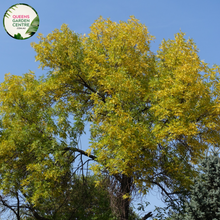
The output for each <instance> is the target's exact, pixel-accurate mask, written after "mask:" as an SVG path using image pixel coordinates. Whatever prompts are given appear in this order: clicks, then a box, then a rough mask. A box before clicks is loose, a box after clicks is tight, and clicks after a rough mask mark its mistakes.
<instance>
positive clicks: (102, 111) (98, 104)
mask: <svg viewBox="0 0 220 220" xmlns="http://www.w3.org/2000/svg"><path fill="white" fill-rule="evenodd" d="M184 36H185V34H184V33H183V32H179V33H177V34H176V35H175V37H174V40H170V39H168V40H163V41H162V43H161V45H160V46H159V50H158V51H157V52H156V53H154V52H152V51H151V50H150V44H151V42H152V41H153V40H154V37H153V36H151V35H150V34H149V31H148V28H147V27H146V26H145V25H144V24H142V23H140V21H139V20H137V19H136V18H135V17H133V16H131V17H130V19H128V21H127V22H124V21H120V22H119V23H116V22H112V21H111V20H110V19H104V18H102V17H100V18H99V19H98V20H96V21H95V22H94V23H93V24H92V26H91V31H90V33H89V34H88V36H86V35H80V34H77V33H75V32H73V31H71V30H70V29H69V28H68V27H67V25H65V24H64V25H62V27H61V29H60V30H58V29H55V30H54V31H53V32H52V33H50V34H48V35H47V36H46V37H44V36H43V35H42V34H39V39H40V41H39V42H38V43H32V47H33V48H34V49H35V51H36V53H37V55H36V61H39V62H40V67H42V68H45V67H46V68H49V70H50V71H48V73H47V76H46V77H41V78H40V79H36V77H35V75H34V73H33V72H29V73H27V74H24V75H23V76H10V75H6V76H5V81H4V82H3V83H1V87H0V103H1V105H0V114H1V128H2V130H1V137H0V189H2V190H3V191H4V192H5V193H8V192H9V191H10V189H11V188H15V189H17V188H20V186H22V188H21V190H22V191H23V192H24V193H27V194H28V195H30V199H31V202H32V203H33V204H35V205H37V204H38V203H39V201H40V200H39V199H40V198H48V197H50V196H54V197H56V196H57V195H55V194H57V193H59V192H61V191H62V184H59V183H60V181H61V180H62V177H63V176H65V174H66V173H67V172H68V171H69V169H70V167H71V164H72V162H73V161H74V159H75V153H76V152H78V153H81V154H83V155H85V156H87V158H88V160H93V161H96V163H94V164H93V166H92V170H93V171H94V172H95V174H101V173H102V172H104V171H107V172H108V173H109V175H110V176H115V177H118V176H121V178H118V179H120V180H121V181H122V180H125V179H126V178H127V179H126V181H127V183H126V184H130V185H129V187H130V186H131V185H132V184H134V185H135V186H136V188H137V189H138V190H140V192H142V193H146V192H147V191H149V189H150V188H152V187H153V186H154V185H157V186H158V187H160V188H161V189H162V191H164V192H165V193H167V195H169V194H168V192H167V191H166V187H167V189H172V192H179V191H182V190H189V189H190V185H191V184H192V183H193V182H192V178H193V177H196V176H197V175H198V170H197V169H196V167H195V166H196V165H197V164H198V160H199V159H200V158H202V157H203V156H204V152H205V151H206V150H207V149H208V148H209V147H210V146H213V145H216V144H217V143H219V129H220V126H219V125H220V120H219V113H220V112H219V89H220V86H219V78H218V76H217V73H219V67H218V66H213V67H209V65H208V64H207V63H205V62H204V61H203V60H201V59H200V57H199V55H198V52H199V51H198V49H197V47H196V44H195V43H194V42H193V40H192V39H188V40H186V39H185V38H184ZM71 120H74V123H73V122H72V121H71ZM86 122H90V124H91V129H90V131H91V137H90V143H91V145H90V146H89V148H88V150H87V151H83V150H80V149H78V148H77V147H76V143H77V137H78V135H80V134H82V133H83V131H84V128H85V123H86ZM129 178H130V179H129ZM122 182H123V181H122ZM54 187H56V188H57V190H56V191H54V190H52V189H54ZM129 187H128V188H126V187H124V188H123V187H122V188H123V190H124V191H123V190H122V191H123V194H124V195H123V196H124V198H125V199H126V198H127V201H128V200H129V199H128V197H129V196H130V193H131V191H130V188H129ZM170 198H171V197H170ZM124 205H125V206H127V205H126V204H124Z"/></svg>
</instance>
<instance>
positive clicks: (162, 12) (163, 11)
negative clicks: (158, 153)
mask: <svg viewBox="0 0 220 220" xmlns="http://www.w3.org/2000/svg"><path fill="white" fill-rule="evenodd" d="M16 3H26V4H29V5H30V6H32V7H33V8H34V9H35V10H36V11H37V13H38V15H39V18H40V26H39V29H38V31H37V33H36V34H35V35H34V36H33V37H31V38H29V39H27V40H16V39H13V38H12V37H10V36H9V35H8V34H7V33H6V32H5V30H4V27H3V25H1V27H0V51H1V53H0V82H3V81H4V75H5V74H6V73H9V72H10V73H11V74H12V75H20V76H21V75H22V74H24V73H27V72H29V70H32V71H34V72H35V73H36V76H41V75H42V74H45V73H46V71H42V70H41V69H38V65H39V63H38V62H35V55H36V54H35V51H34V50H33V48H32V47H31V46H30V43H31V42H38V39H37V35H38V33H42V34H44V35H47V34H48V33H51V32H52V31H53V30H54V29H55V28H58V29H60V27H61V25H62V24H63V23H66V24H68V26H69V28H70V29H72V30H74V31H75V32H77V33H82V34H84V33H85V34H88V33H89V31H90V29H89V27H90V26H91V24H92V23H93V22H94V21H95V20H96V19H97V18H98V17H99V16H100V15H102V16H103V17H104V18H110V19H111V20H113V21H116V22H118V21H119V20H124V21H127V19H128V18H129V16H130V15H134V16H135V17H136V18H137V19H139V20H140V21H141V23H144V24H145V25H146V26H147V27H148V29H149V31H150V34H151V35H154V36H155V37H156V40H155V41H154V43H152V45H151V48H152V51H153V52H156V50H157V49H158V46H159V44H160V42H161V41H162V39H168V38H170V39H173V38H174V34H175V33H177V32H179V31H180V29H181V31H183V32H185V33H186V38H188V37H190V38H193V39H194V42H195V43H196V45H197V47H198V48H199V50H200V52H199V55H200V58H201V59H202V60H204V61H205V62H207V63H209V64H210V65H212V64H220V60H219V59H220V42H219V39H220V38H219V35H220V26H219V21H220V14H219V8H220V1H219V0H212V1H207V0H204V1H199V0H193V1H192V0H185V1H178V0H153V1H152V0H151V1H149V0H136V1H134V0H111V1H110V0H109V1H107V0H81V1H80V0H62V1H56V0H53V1H52V0H51V1H49V0H44V1H43V0H36V1H32V0H26V1H24V2H17V1H13V0H1V1H0V17H1V16H2V19H3V16H4V13H5V12H6V10H7V9H8V8H9V7H10V6H12V5H14V4H16ZM88 138H89V131H88V128H87V134H86V135H85V136H84V137H83V140H82V145H83V148H84V149H86V148H87V147H88ZM159 198H160V195H159V193H156V192H151V193H150V194H149V196H148V197H147V198H146V200H147V201H149V202H151V206H149V208H148V210H149V211H153V208H154V205H157V206H160V205H163V203H162V202H161V201H160V199H159Z"/></svg>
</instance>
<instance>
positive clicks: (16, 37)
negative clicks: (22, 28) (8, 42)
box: [14, 33, 24, 40]
mask: <svg viewBox="0 0 220 220" xmlns="http://www.w3.org/2000/svg"><path fill="white" fill-rule="evenodd" d="M14 38H15V39H20V40H22V39H24V38H23V37H22V36H21V34H20V33H18V34H15V35H14Z"/></svg>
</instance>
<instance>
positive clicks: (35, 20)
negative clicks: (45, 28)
mask: <svg viewBox="0 0 220 220" xmlns="http://www.w3.org/2000/svg"><path fill="white" fill-rule="evenodd" d="M31 26H39V17H38V16H37V17H35V18H34V20H33V21H32V22H31Z"/></svg>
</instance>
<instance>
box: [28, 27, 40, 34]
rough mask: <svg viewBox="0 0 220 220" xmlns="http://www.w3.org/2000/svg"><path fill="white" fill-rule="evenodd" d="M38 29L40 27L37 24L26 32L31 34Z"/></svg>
mask: <svg viewBox="0 0 220 220" xmlns="http://www.w3.org/2000/svg"><path fill="white" fill-rule="evenodd" d="M37 29H38V27H37V26H30V27H29V28H28V30H27V31H26V34H28V33H29V34H30V33H32V32H34V33H35V32H36V31H37Z"/></svg>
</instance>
